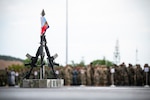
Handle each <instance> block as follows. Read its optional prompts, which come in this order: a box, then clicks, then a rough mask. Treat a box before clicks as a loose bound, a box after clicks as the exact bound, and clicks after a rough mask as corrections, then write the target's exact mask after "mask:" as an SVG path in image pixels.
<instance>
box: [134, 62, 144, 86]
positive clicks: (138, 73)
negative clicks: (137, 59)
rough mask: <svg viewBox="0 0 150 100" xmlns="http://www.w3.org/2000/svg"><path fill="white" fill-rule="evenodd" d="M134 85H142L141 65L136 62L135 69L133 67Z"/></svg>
mask: <svg viewBox="0 0 150 100" xmlns="http://www.w3.org/2000/svg"><path fill="white" fill-rule="evenodd" d="M134 79H135V85H136V86H142V85H143V81H144V80H143V71H142V68H141V66H140V65H139V64H138V65H136V69H135V77H134Z"/></svg>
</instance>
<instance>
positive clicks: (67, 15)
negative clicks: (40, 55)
mask: <svg viewBox="0 0 150 100" xmlns="http://www.w3.org/2000/svg"><path fill="white" fill-rule="evenodd" d="M66 65H68V0H66Z"/></svg>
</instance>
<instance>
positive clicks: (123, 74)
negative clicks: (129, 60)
mask: <svg viewBox="0 0 150 100" xmlns="http://www.w3.org/2000/svg"><path fill="white" fill-rule="evenodd" d="M120 66H121V70H120V71H121V85H122V86H125V85H126V86H127V85H129V79H128V73H127V68H126V65H125V64H124V63H122V64H121V65H120Z"/></svg>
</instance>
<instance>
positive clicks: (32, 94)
mask: <svg viewBox="0 0 150 100" xmlns="http://www.w3.org/2000/svg"><path fill="white" fill-rule="evenodd" d="M0 100H150V88H149V87H87V86H77V87H72V86H64V87H61V88H20V87H0Z"/></svg>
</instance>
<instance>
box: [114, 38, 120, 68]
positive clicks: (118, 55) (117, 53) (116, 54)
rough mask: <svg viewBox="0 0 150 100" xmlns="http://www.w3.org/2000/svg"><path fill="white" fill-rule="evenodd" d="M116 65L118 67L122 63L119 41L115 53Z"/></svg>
mask: <svg viewBox="0 0 150 100" xmlns="http://www.w3.org/2000/svg"><path fill="white" fill-rule="evenodd" d="M114 63H115V64H116V65H118V64H119V63H120V52H119V40H117V41H116V46H115V52H114Z"/></svg>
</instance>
